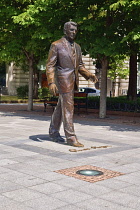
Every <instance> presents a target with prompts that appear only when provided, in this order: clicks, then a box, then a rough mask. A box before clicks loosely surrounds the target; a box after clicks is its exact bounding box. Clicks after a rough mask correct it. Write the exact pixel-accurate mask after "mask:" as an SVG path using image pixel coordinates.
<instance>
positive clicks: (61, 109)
mask: <svg viewBox="0 0 140 210" xmlns="http://www.w3.org/2000/svg"><path fill="white" fill-rule="evenodd" d="M73 113H74V93H73V91H72V92H69V93H62V94H59V99H58V104H57V106H56V107H55V110H54V112H53V115H52V119H51V124H50V129H49V134H50V135H57V134H58V133H59V130H60V126H61V123H62V121H63V126H64V132H65V136H66V139H70V138H71V137H76V135H75V131H74V125H73Z"/></svg>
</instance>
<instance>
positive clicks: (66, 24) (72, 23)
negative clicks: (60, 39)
mask: <svg viewBox="0 0 140 210" xmlns="http://www.w3.org/2000/svg"><path fill="white" fill-rule="evenodd" d="M70 25H73V26H76V27H77V23H75V22H72V21H69V22H66V23H65V24H64V32H65V31H66V30H67V29H68V28H69V27H70Z"/></svg>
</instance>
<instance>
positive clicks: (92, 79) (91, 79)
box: [89, 74, 98, 83]
mask: <svg viewBox="0 0 140 210" xmlns="http://www.w3.org/2000/svg"><path fill="white" fill-rule="evenodd" d="M89 79H90V81H92V82H94V83H96V82H98V79H97V77H96V76H95V75H94V74H91V75H90V77H89Z"/></svg>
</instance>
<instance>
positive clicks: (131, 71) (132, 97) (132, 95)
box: [127, 54, 137, 101]
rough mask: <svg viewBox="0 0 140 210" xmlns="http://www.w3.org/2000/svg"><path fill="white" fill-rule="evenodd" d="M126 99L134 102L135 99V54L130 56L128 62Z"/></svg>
mask: <svg viewBox="0 0 140 210" xmlns="http://www.w3.org/2000/svg"><path fill="white" fill-rule="evenodd" d="M127 97H128V99H129V100H133V101H135V100H136V97H137V54H132V55H131V56H130V61H129V87H128V94H127Z"/></svg>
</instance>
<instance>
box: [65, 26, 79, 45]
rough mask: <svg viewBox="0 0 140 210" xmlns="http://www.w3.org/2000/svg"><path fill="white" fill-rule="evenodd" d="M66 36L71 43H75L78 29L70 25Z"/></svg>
mask: <svg viewBox="0 0 140 210" xmlns="http://www.w3.org/2000/svg"><path fill="white" fill-rule="evenodd" d="M65 34H66V36H67V38H68V39H69V40H70V41H73V40H74V39H75V36H76V34H77V27H76V26H73V25H70V26H69V27H68V28H67V29H66V31H65Z"/></svg>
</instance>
